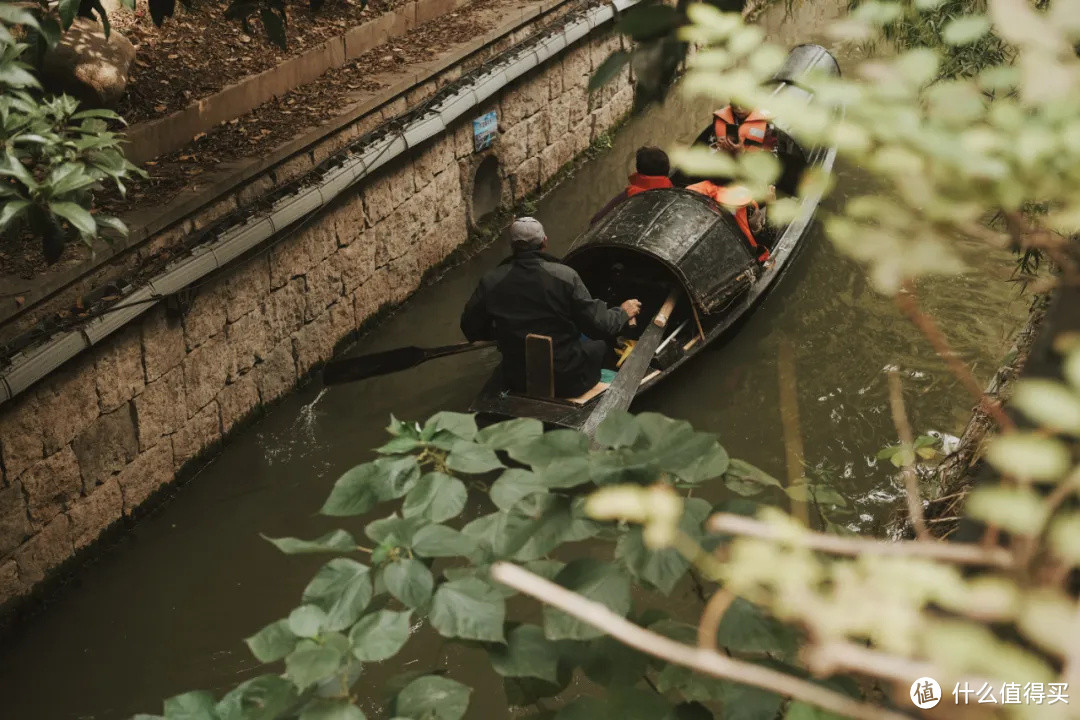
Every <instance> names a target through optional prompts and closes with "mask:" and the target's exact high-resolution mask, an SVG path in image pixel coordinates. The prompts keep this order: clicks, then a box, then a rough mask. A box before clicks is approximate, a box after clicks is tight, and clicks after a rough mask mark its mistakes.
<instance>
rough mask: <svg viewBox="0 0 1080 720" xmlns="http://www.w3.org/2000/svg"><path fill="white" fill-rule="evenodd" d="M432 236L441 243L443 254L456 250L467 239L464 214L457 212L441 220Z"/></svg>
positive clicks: (467, 232) (467, 233)
mask: <svg viewBox="0 0 1080 720" xmlns="http://www.w3.org/2000/svg"><path fill="white" fill-rule="evenodd" d="M434 237H436V238H438V240H439V243H440V244H441V245H442V251H443V256H444V257H445V256H446V255H449V254H450V253H452V252H453V251H454V250H457V249H458V248H459V247H460V246H461V245H463V244H464V243H465V242H466V241H467V240H468V239H469V226H468V224H467V223H466V221H465V216H464V215H461V214H458V215H453V216H451V217H448V218H446V219H444V220H442V221H441V222H440V223H439V224H438V225H437V226H436V227H435V233H434Z"/></svg>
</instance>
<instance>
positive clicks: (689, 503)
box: [615, 498, 712, 595]
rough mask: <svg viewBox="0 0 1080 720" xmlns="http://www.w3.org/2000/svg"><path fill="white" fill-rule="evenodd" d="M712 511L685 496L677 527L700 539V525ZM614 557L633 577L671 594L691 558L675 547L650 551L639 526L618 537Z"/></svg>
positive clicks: (666, 593) (688, 566)
mask: <svg viewBox="0 0 1080 720" xmlns="http://www.w3.org/2000/svg"><path fill="white" fill-rule="evenodd" d="M711 510H712V506H711V505H709V503H708V502H707V501H706V500H702V499H701V498H689V499H687V500H686V501H685V502H684V504H683V516H682V518H681V519H680V521H679V528H680V529H681V530H682V531H683V532H684V533H686V534H687V535H689V536H690V537H692V538H694V539H699V538H701V536H702V534H703V532H702V524H703V523H704V522H705V519H706V518H707V517H708V516H709V513H710V512H711ZM615 558H616V559H617V560H620V561H621V562H622V563H623V564H624V565H625V566H626V568H627V570H629V571H630V573H631V574H632V575H633V576H634V577H636V578H638V579H639V580H643V581H645V582H647V583H649V584H650V585H652V586H653V587H655V588H656V589H658V590H660V591H661V592H663V593H664V594H665V595H668V594H670V593H671V591H672V590H673V589H674V588H675V585H676V584H677V583H678V582H679V580H680V579H682V577H683V575H684V574H686V571H687V570H689V569H690V561H689V560H687V559H686V558H685V557H684V556H683V555H682V553H680V552H679V551H678V550H675V549H674V548H665V549H663V550H651V549H649V548H648V547H646V546H645V539H644V534H643V532H642V529H641V527H639V526H634V527H632V528H630V529H629V530H628V531H627V532H626V533H625V534H624V535H623V536H622V537H620V538H619V541H618V543H617V544H616V546H615Z"/></svg>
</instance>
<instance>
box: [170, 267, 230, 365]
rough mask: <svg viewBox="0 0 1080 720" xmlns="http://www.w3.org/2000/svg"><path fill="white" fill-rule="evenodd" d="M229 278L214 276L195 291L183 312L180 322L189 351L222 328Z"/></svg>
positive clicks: (226, 310)
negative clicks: (189, 303)
mask: <svg viewBox="0 0 1080 720" xmlns="http://www.w3.org/2000/svg"><path fill="white" fill-rule="evenodd" d="M230 280H231V278H230V277H228V276H227V275H226V276H224V277H219V278H216V279H215V280H213V281H211V282H209V283H207V284H206V285H203V286H201V287H200V288H199V289H198V290H197V291H196V292H195V298H194V299H193V300H192V302H191V307H190V308H188V311H187V312H186V313H185V314H184V318H183V323H182V324H183V326H184V343H185V345H186V346H187V349H188V350H189V351H190V350H193V349H195V348H197V347H198V346H200V345H202V344H203V343H204V342H206V340H207V339H208V338H210V337H211V336H213V335H217V334H218V333H219V332H221V331H222V329H224V327H225V318H226V316H227V313H228V288H229V282H230Z"/></svg>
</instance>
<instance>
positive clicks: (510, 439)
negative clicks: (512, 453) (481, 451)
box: [476, 418, 544, 450]
mask: <svg viewBox="0 0 1080 720" xmlns="http://www.w3.org/2000/svg"><path fill="white" fill-rule="evenodd" d="M543 433H544V424H543V423H542V422H540V421H539V420H536V419H534V418H515V419H513V420H506V421H504V422H500V423H495V424H494V425H489V426H487V427H486V428H484V429H483V430H481V431H480V432H479V433H477V434H476V442H478V443H480V444H481V445H487V446H488V447H489V448H492V449H494V450H506V449H508V448H510V447H513V446H515V445H521V444H525V443H529V442H532V441H533V440H535V439H536V438H538V437H540V436H541V435H542V434H543Z"/></svg>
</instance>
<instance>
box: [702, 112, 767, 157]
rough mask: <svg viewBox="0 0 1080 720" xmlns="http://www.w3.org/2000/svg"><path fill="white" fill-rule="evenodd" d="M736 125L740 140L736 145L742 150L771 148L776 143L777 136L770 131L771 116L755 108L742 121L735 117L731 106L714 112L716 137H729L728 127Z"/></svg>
mask: <svg viewBox="0 0 1080 720" xmlns="http://www.w3.org/2000/svg"><path fill="white" fill-rule="evenodd" d="M730 126H735V127H736V129H737V135H738V141H737V142H736V143H735V145H736V147H738V148H740V149H742V150H761V149H766V148H767V149H771V148H772V146H773V145H775V144H776V138H775V137H773V136H772V134H771V133H770V132H769V116H768V115H767V114H766V113H764V112H762V111H760V110H754V111H752V112H751V113H750V114H749V115H747V116H746V117H745V118H743V119H742V120H741V121H740V120H737V119H736V118H735V113H734V112H733V111H732V110H731V106H730V105H728V106H727V107H724V108H721V109H720V110H717V111H716V112H714V113H713V133H714V134H715V135H716V139H717V140H719V139H720V138H728V139H729V140H730V139H731V138H730V137H729V136H728V128H729V127H730Z"/></svg>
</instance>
